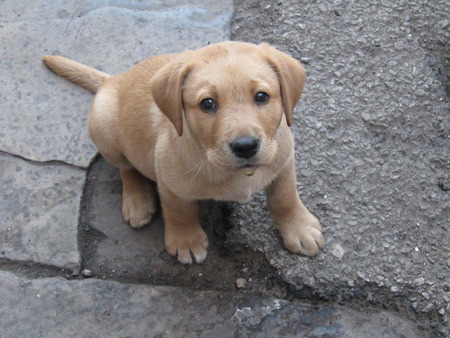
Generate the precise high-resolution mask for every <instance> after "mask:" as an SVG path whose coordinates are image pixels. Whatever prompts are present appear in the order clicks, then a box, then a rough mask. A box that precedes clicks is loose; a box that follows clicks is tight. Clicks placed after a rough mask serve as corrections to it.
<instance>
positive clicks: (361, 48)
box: [0, 0, 450, 337]
mask: <svg viewBox="0 0 450 338" xmlns="http://www.w3.org/2000/svg"><path fill="white" fill-rule="evenodd" d="M0 8H1V11H0V55H1V58H0V84H1V90H0V121H1V126H2V128H1V129H0V172H1V175H0V180H1V184H0V191H1V197H0V198H1V200H2V201H3V203H0V299H1V304H2V306H1V307H0V336H5V337H6V336H7V337H22V336H44V337H54V336H72V335H77V336H82V337H91V336H107V335H108V336H113V337H122V336H133V337H144V336H148V337H153V336H167V337H178V336H192V337H194V336H205V337H206V336H207V337H210V336H220V337H222V336H224V337H231V336H233V337H234V336H238V337H241V336H242V337H246V336H257V337H274V336H299V337H301V336H306V337H310V336H311V337H323V336H333V337H369V336H373V337H378V336H384V337H400V336H403V337H424V336H448V335H450V331H449V327H448V325H449V312H450V307H449V304H450V273H449V270H450V260H449V244H448V243H449V236H448V220H449V203H448V191H449V187H450V180H449V176H448V158H449V142H448V130H449V129H448V128H449V124H450V123H449V114H448V111H449V109H448V108H449V100H448V94H449V86H448V84H449V83H450V81H449V77H448V76H449V67H448V66H449V61H448V60H449V51H448V46H449V44H448V42H449V21H448V17H449V15H448V14H449V10H448V6H446V2H445V1H436V2H433V4H428V3H423V2H421V1H414V2H405V1H389V0H387V1H383V2H381V3H371V2H367V3H365V2H364V3H363V2H361V3H360V4H359V3H358V4H357V3H352V4H347V3H345V2H342V1H339V0H336V1H329V2H322V3H309V4H302V5H300V4H299V2H298V1H294V0H284V1H278V2H273V1H268V0H261V1H252V0H237V1H236V2H235V4H233V3H232V1H219V0H204V1H201V0H195V1H187V0H186V1H176V0H169V1H162V0H161V1H119V0H117V1H110V0H109V1H106V0H104V1H101V0H97V1H87V0H86V1H75V0H73V1H65V2H63V3H62V4H57V3H51V2H48V1H45V0H38V1H31V0H26V1H20V2H18V1H12V0H5V1H2V2H1V6H0ZM228 39H235V40H244V41H249V42H255V43H258V42H261V41H268V42H270V43H272V44H274V45H276V46H277V47H278V48H280V49H282V50H285V51H286V52H288V53H290V54H292V55H293V56H294V57H296V58H298V59H299V60H301V61H302V62H303V63H304V65H305V67H306V69H307V70H308V75H309V76H308V82H307V86H306V89H305V93H304V97H303V98H302V100H301V102H300V104H299V105H298V107H297V116H296V120H295V123H294V126H293V128H292V129H293V133H294V135H295V139H296V145H297V148H296V156H297V173H298V178H299V188H300V191H301V196H302V198H303V200H304V201H305V203H306V204H307V206H308V207H309V208H310V210H311V211H312V212H314V213H315V214H316V215H317V216H318V217H319V218H320V219H321V221H322V223H323V225H324V227H325V236H326V241H327V244H326V248H325V249H324V250H323V251H322V252H321V253H320V254H319V256H318V257H316V258H313V259H310V258H306V257H301V256H296V255H292V254H290V253H288V252H287V251H286V250H285V249H284V248H283V247H282V244H281V241H280V239H279V235H278V234H277V233H276V231H275V230H274V229H273V226H272V223H271V222H272V221H271V220H270V218H269V217H268V214H267V210H266V209H265V207H264V196H263V195H257V196H255V197H254V199H253V200H252V201H251V202H250V203H248V204H245V205H238V204H230V203H228V204H221V203H214V202H209V201H206V202H204V203H203V204H202V208H201V209H202V210H201V220H202V224H203V225H204V227H205V229H206V231H207V232H208V234H209V237H210V239H211V242H212V244H211V248H210V249H209V256H208V258H207V261H206V262H205V263H204V264H202V265H194V266H182V265H180V264H178V263H177V262H176V260H174V259H173V258H171V257H170V256H169V255H167V254H166V253H165V252H164V248H163V239H162V226H163V224H162V220H161V217H160V216H159V217H157V218H156V219H155V221H154V222H152V224H150V225H149V226H147V227H145V228H143V229H141V230H138V231H136V230H133V229H131V228H130V227H129V226H127V224H126V223H125V222H124V221H123V219H122V216H121V212H120V209H121V208H120V203H121V201H120V194H121V185H120V180H119V178H118V173H117V171H116V170H115V169H114V168H113V167H111V166H110V165H108V164H107V163H106V162H105V161H104V160H103V159H101V158H99V157H97V156H96V149H95V147H94V146H93V144H92V142H91V141H90V139H89V136H88V133H87V128H86V119H87V114H88V111H89V106H90V103H91V101H92V95H91V94H89V93H87V92H86V91H85V90H83V89H82V88H79V87H77V86H76V85H73V84H71V83H69V82H67V81H65V80H64V79H61V78H59V77H57V76H55V75H54V74H53V73H51V72H50V71H49V70H48V69H46V68H45V67H44V66H43V65H42V63H41V61H40V58H41V57H42V56H43V55H46V54H61V55H64V56H67V57H70V58H73V59H75V60H78V61H80V62H83V63H86V64H88V65H91V66H94V67H96V68H98V69H100V70H103V71H105V72H108V73H110V74H117V73H119V72H122V71H124V70H126V69H128V68H129V67H130V66H132V65H133V64H135V63H136V62H138V61H140V60H142V59H144V58H146V57H148V56H151V55H154V54H158V53H167V52H178V51H182V50H185V49H189V48H197V47H201V46H204V45H206V44H208V43H213V42H219V41H223V40H228ZM237 286H239V287H237Z"/></svg>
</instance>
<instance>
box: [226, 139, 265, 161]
mask: <svg viewBox="0 0 450 338" xmlns="http://www.w3.org/2000/svg"><path fill="white" fill-rule="evenodd" d="M230 148H231V150H232V151H233V153H234V154H235V155H236V156H237V157H240V158H246V159H248V158H250V157H252V156H254V155H255V154H256V153H257V152H258V150H259V140H258V139H257V138H255V137H253V136H242V137H239V138H237V139H235V140H234V141H233V142H231V143H230Z"/></svg>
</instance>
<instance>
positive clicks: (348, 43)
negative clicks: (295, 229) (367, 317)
mask: <svg viewBox="0 0 450 338" xmlns="http://www.w3.org/2000/svg"><path fill="white" fill-rule="evenodd" d="M236 5H237V9H236V14H235V17H234V20H233V24H232V38H233V39H236V40H244V41H252V42H260V41H268V42H270V43H272V44H274V45H276V46H278V47H279V48H281V49H282V50H285V51H286V52H289V53H291V54H292V55H294V56H295V57H297V58H298V59H300V60H302V61H303V62H304V63H305V67H306V69H307V72H308V80H307V84H306V87H305V91H304V95H303V98H302V100H301V103H300V104H299V106H298V107H297V115H296V120H295V123H294V127H293V131H294V134H295V139H296V146H297V148H296V158H297V176H298V179H299V187H300V191H301V196H302V198H303V200H304V201H305V203H306V205H307V206H309V208H310V209H311V210H312V211H313V212H314V213H315V214H316V215H317V216H318V217H319V219H321V221H322V223H323V225H324V227H325V237H326V248H325V250H323V251H322V252H321V253H320V254H319V256H318V257H317V258H315V259H309V258H306V257H300V256H294V255H291V254H290V253H289V252H287V251H286V250H284V249H282V248H281V247H282V244H281V242H280V240H279V238H278V236H277V235H275V231H274V230H273V227H272V221H271V220H270V218H269V216H268V213H267V211H266V209H265V208H263V207H261V205H264V203H263V200H264V198H263V196H258V197H256V198H255V199H254V200H253V201H252V202H251V203H249V204H247V205H244V206H242V207H240V208H236V209H235V212H234V214H233V215H232V223H234V224H236V225H238V226H237V227H236V228H235V229H234V232H235V236H234V237H233V239H230V240H231V241H233V240H234V241H240V242H247V243H248V242H250V243H252V244H251V246H252V247H253V248H255V249H257V250H261V251H263V252H264V253H265V254H266V256H267V258H268V260H269V261H270V263H271V264H272V265H273V266H275V267H276V268H277V270H278V271H279V273H280V274H281V275H282V277H283V278H284V279H285V280H286V281H288V282H290V283H293V284H295V285H297V286H298V287H299V289H301V288H303V287H305V286H307V287H311V288H312V289H313V290H314V291H315V292H316V293H317V294H319V295H321V296H322V297H325V298H331V299H336V298H340V297H343V298H347V297H349V298H352V297H355V296H357V295H359V296H362V297H367V298H369V299H370V300H372V301H376V300H378V299H380V300H381V299H383V301H386V300H387V299H388V300H391V301H393V302H398V301H401V302H406V303H407V306H412V307H413V308H414V309H415V310H416V311H418V312H424V313H433V312H439V313H440V314H441V315H443V316H444V317H445V320H446V322H447V325H448V318H449V317H448V313H449V310H450V308H449V304H450V303H449V302H450V293H449V291H450V289H449V288H450V279H449V278H450V274H449V271H450V261H449V249H450V248H449V235H448V224H449V196H448V191H449V182H450V181H449V180H450V178H449V171H448V169H449V162H448V160H449V155H450V152H449V149H450V148H449V139H448V136H449V126H450V120H449V118H450V115H449V100H448V96H447V94H446V88H448V83H449V82H448V80H449V77H448V75H449V69H448V60H449V50H448V46H449V44H448V42H449V37H450V34H449V20H448V17H449V16H448V14H449V8H448V3H446V2H445V1H434V2H432V3H431V2H423V1H413V2H411V1H408V2H406V1H381V2H378V1H367V2H366V1H365V2H349V3H348V2H344V1H339V0H337V1H329V2H321V3H320V4H319V3H316V2H301V3H300V2H298V1H294V0H292V1H291V0H286V1H279V2H275V3H274V2H272V1H251V0H248V1H247V0H243V1H237V2H236ZM256 30H257V31H258V34H256V35H255V31H256ZM447 329H448V327H447Z"/></svg>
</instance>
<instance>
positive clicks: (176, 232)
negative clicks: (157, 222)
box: [158, 182, 208, 264]
mask: <svg viewBox="0 0 450 338" xmlns="http://www.w3.org/2000/svg"><path fill="white" fill-rule="evenodd" d="M158 187H159V194H160V198H161V206H162V210H163V215H164V243H165V246H166V250H167V252H168V253H169V254H170V255H172V256H177V258H178V260H179V261H180V262H181V263H183V264H192V256H193V257H194V260H195V262H196V263H201V262H203V261H204V260H205V258H206V254H207V250H206V249H207V248H208V237H207V235H206V233H205V232H204V231H203V229H202V228H201V226H200V223H199V221H198V210H199V206H198V202H197V201H187V200H184V199H182V198H180V197H178V196H176V195H175V194H173V193H172V192H171V191H170V190H169V189H167V187H165V186H164V184H163V183H162V182H161V183H160V184H159V186H158ZM191 254H192V256H191Z"/></svg>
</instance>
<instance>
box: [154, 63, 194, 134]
mask: <svg viewBox="0 0 450 338" xmlns="http://www.w3.org/2000/svg"><path fill="white" fill-rule="evenodd" d="M189 64H190V63H189V62H188V55H187V54H186V57H184V55H183V56H181V57H179V58H177V59H175V60H173V61H171V62H169V63H168V64H167V65H165V66H164V67H162V68H161V69H160V70H159V71H158V72H157V73H156V74H155V75H154V76H153V78H152V80H151V83H150V89H151V92H152V96H153V100H154V101H155V103H156V105H157V106H158V108H159V109H160V110H161V111H162V112H163V114H164V115H165V116H166V117H167V118H168V119H169V120H170V122H172V124H173V126H174V127H175V130H176V131H177V134H178V135H179V136H181V135H182V134H183V97H182V96H183V92H182V87H183V83H184V80H185V79H186V77H187V75H188V74H189V72H190V70H191V67H190V66H189Z"/></svg>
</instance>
